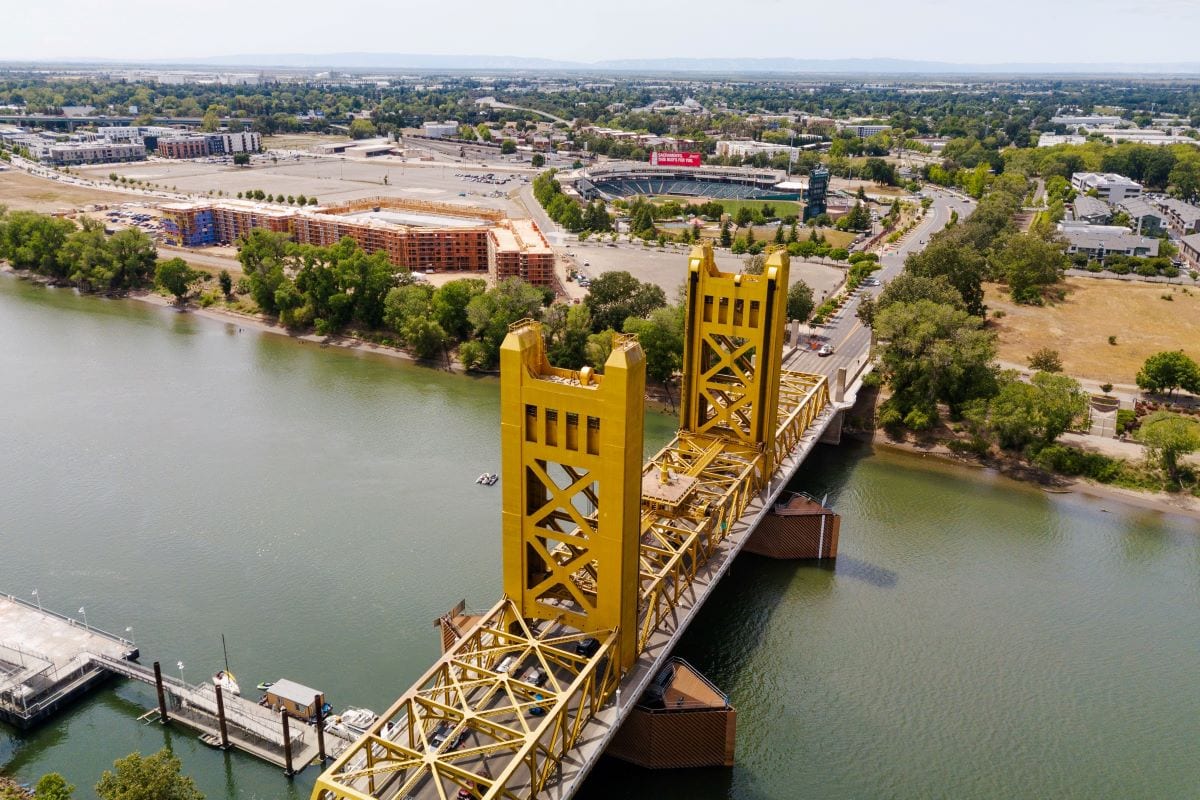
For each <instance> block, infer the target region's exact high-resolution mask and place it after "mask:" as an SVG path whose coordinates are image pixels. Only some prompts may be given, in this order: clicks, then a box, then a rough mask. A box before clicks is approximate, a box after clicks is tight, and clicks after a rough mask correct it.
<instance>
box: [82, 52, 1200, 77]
mask: <svg viewBox="0 0 1200 800" xmlns="http://www.w3.org/2000/svg"><path fill="white" fill-rule="evenodd" d="M59 63H63V62H59ZM71 63H74V64H88V63H103V64H115V63H132V64H142V65H145V64H155V65H167V64H170V65H178V66H207V67H249V68H268V67H277V68H285V69H342V70H371V69H376V70H403V69H414V70H488V71H509V70H527V71H543V72H544V71H591V72H636V73H671V72H692V73H710V74H728V73H738V74H746V73H757V74H819V75H831V74H846V75H1017V74H1019V75H1066V74H1070V75H1102V74H1118V75H1139V74H1152V75H1197V74H1200V62H1178V63H1160V64H1121V63H1115V62H1105V63H1093V64H1084V63H1066V62H1064V63H1013V64H966V63H954V62H948V61H919V60H909V59H901V58H841V59H816V58H637V59H609V60H604V61H594V62H584V61H564V60H559V59H552V58H529V57H525V56H495V55H422V54H415V53H276V54H262V53H246V54H241V55H230V56H210V57H205V58H189V59H179V60H173V61H166V60H163V59H155V60H152V61H134V62H126V61H121V62H117V61H116V60H115V59H94V60H88V59H80V60H79V61H72V62H71Z"/></svg>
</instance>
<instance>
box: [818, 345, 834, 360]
mask: <svg viewBox="0 0 1200 800" xmlns="http://www.w3.org/2000/svg"><path fill="white" fill-rule="evenodd" d="M817 355H818V356H820V357H821V358H824V357H825V356H831V355H833V345H831V344H824V345H821V349H820V350H818V351H817Z"/></svg>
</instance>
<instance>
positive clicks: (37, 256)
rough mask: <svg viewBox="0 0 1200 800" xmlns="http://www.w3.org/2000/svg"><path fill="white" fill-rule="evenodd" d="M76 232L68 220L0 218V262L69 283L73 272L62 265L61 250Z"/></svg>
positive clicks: (22, 214) (17, 214) (25, 214)
mask: <svg viewBox="0 0 1200 800" xmlns="http://www.w3.org/2000/svg"><path fill="white" fill-rule="evenodd" d="M75 230H76V229H75V223H73V222H71V220H69V219H60V218H57V217H51V216H47V215H45V214H37V213H34V212H32V211H12V212H8V213H5V214H0V258H4V259H7V260H8V262H9V263H11V264H12V265H13V266H14V267H15V268H17V269H28V270H32V271H34V272H37V273H40V274H42V275H48V276H50V277H53V278H59V279H66V278H67V276H68V275H70V272H71V270H70V267H69V265H68V264H64V263H63V261H62V249H63V245H64V244H65V243H66V241H67V237H68V236H70V235H71V234H72V233H74V232H75Z"/></svg>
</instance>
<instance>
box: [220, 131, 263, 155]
mask: <svg viewBox="0 0 1200 800" xmlns="http://www.w3.org/2000/svg"><path fill="white" fill-rule="evenodd" d="M219 136H220V137H221V144H222V145H223V146H224V148H225V149H224V150H222V151H221V152H224V153H257V152H258V151H260V150H262V135H261V134H258V133H255V132H254V131H241V132H239V133H222V134H219Z"/></svg>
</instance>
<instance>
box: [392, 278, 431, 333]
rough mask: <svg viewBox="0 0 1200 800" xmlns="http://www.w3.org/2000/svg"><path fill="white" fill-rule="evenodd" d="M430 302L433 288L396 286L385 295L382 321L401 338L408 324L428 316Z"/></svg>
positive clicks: (415, 285)
mask: <svg viewBox="0 0 1200 800" xmlns="http://www.w3.org/2000/svg"><path fill="white" fill-rule="evenodd" d="M432 302H433V288H432V287H430V286H429V285H428V284H424V283H410V284H408V285H407V286H397V287H396V288H394V289H392V290H390V291H389V292H388V293H387V299H386V300H385V301H384V304H383V306H384V311H383V320H384V322H385V323H386V324H387V326H388V327H389V328H391V329H392V330H394V331H396V332H397V333H399V334H400V335H401V336H403V335H404V331H405V330H406V329H407V327H408V324H409V322H411V321H412V320H414V319H424V318H427V317H429V316H430V311H431V309H430V306H431V305H432ZM439 327H441V326H439Z"/></svg>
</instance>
